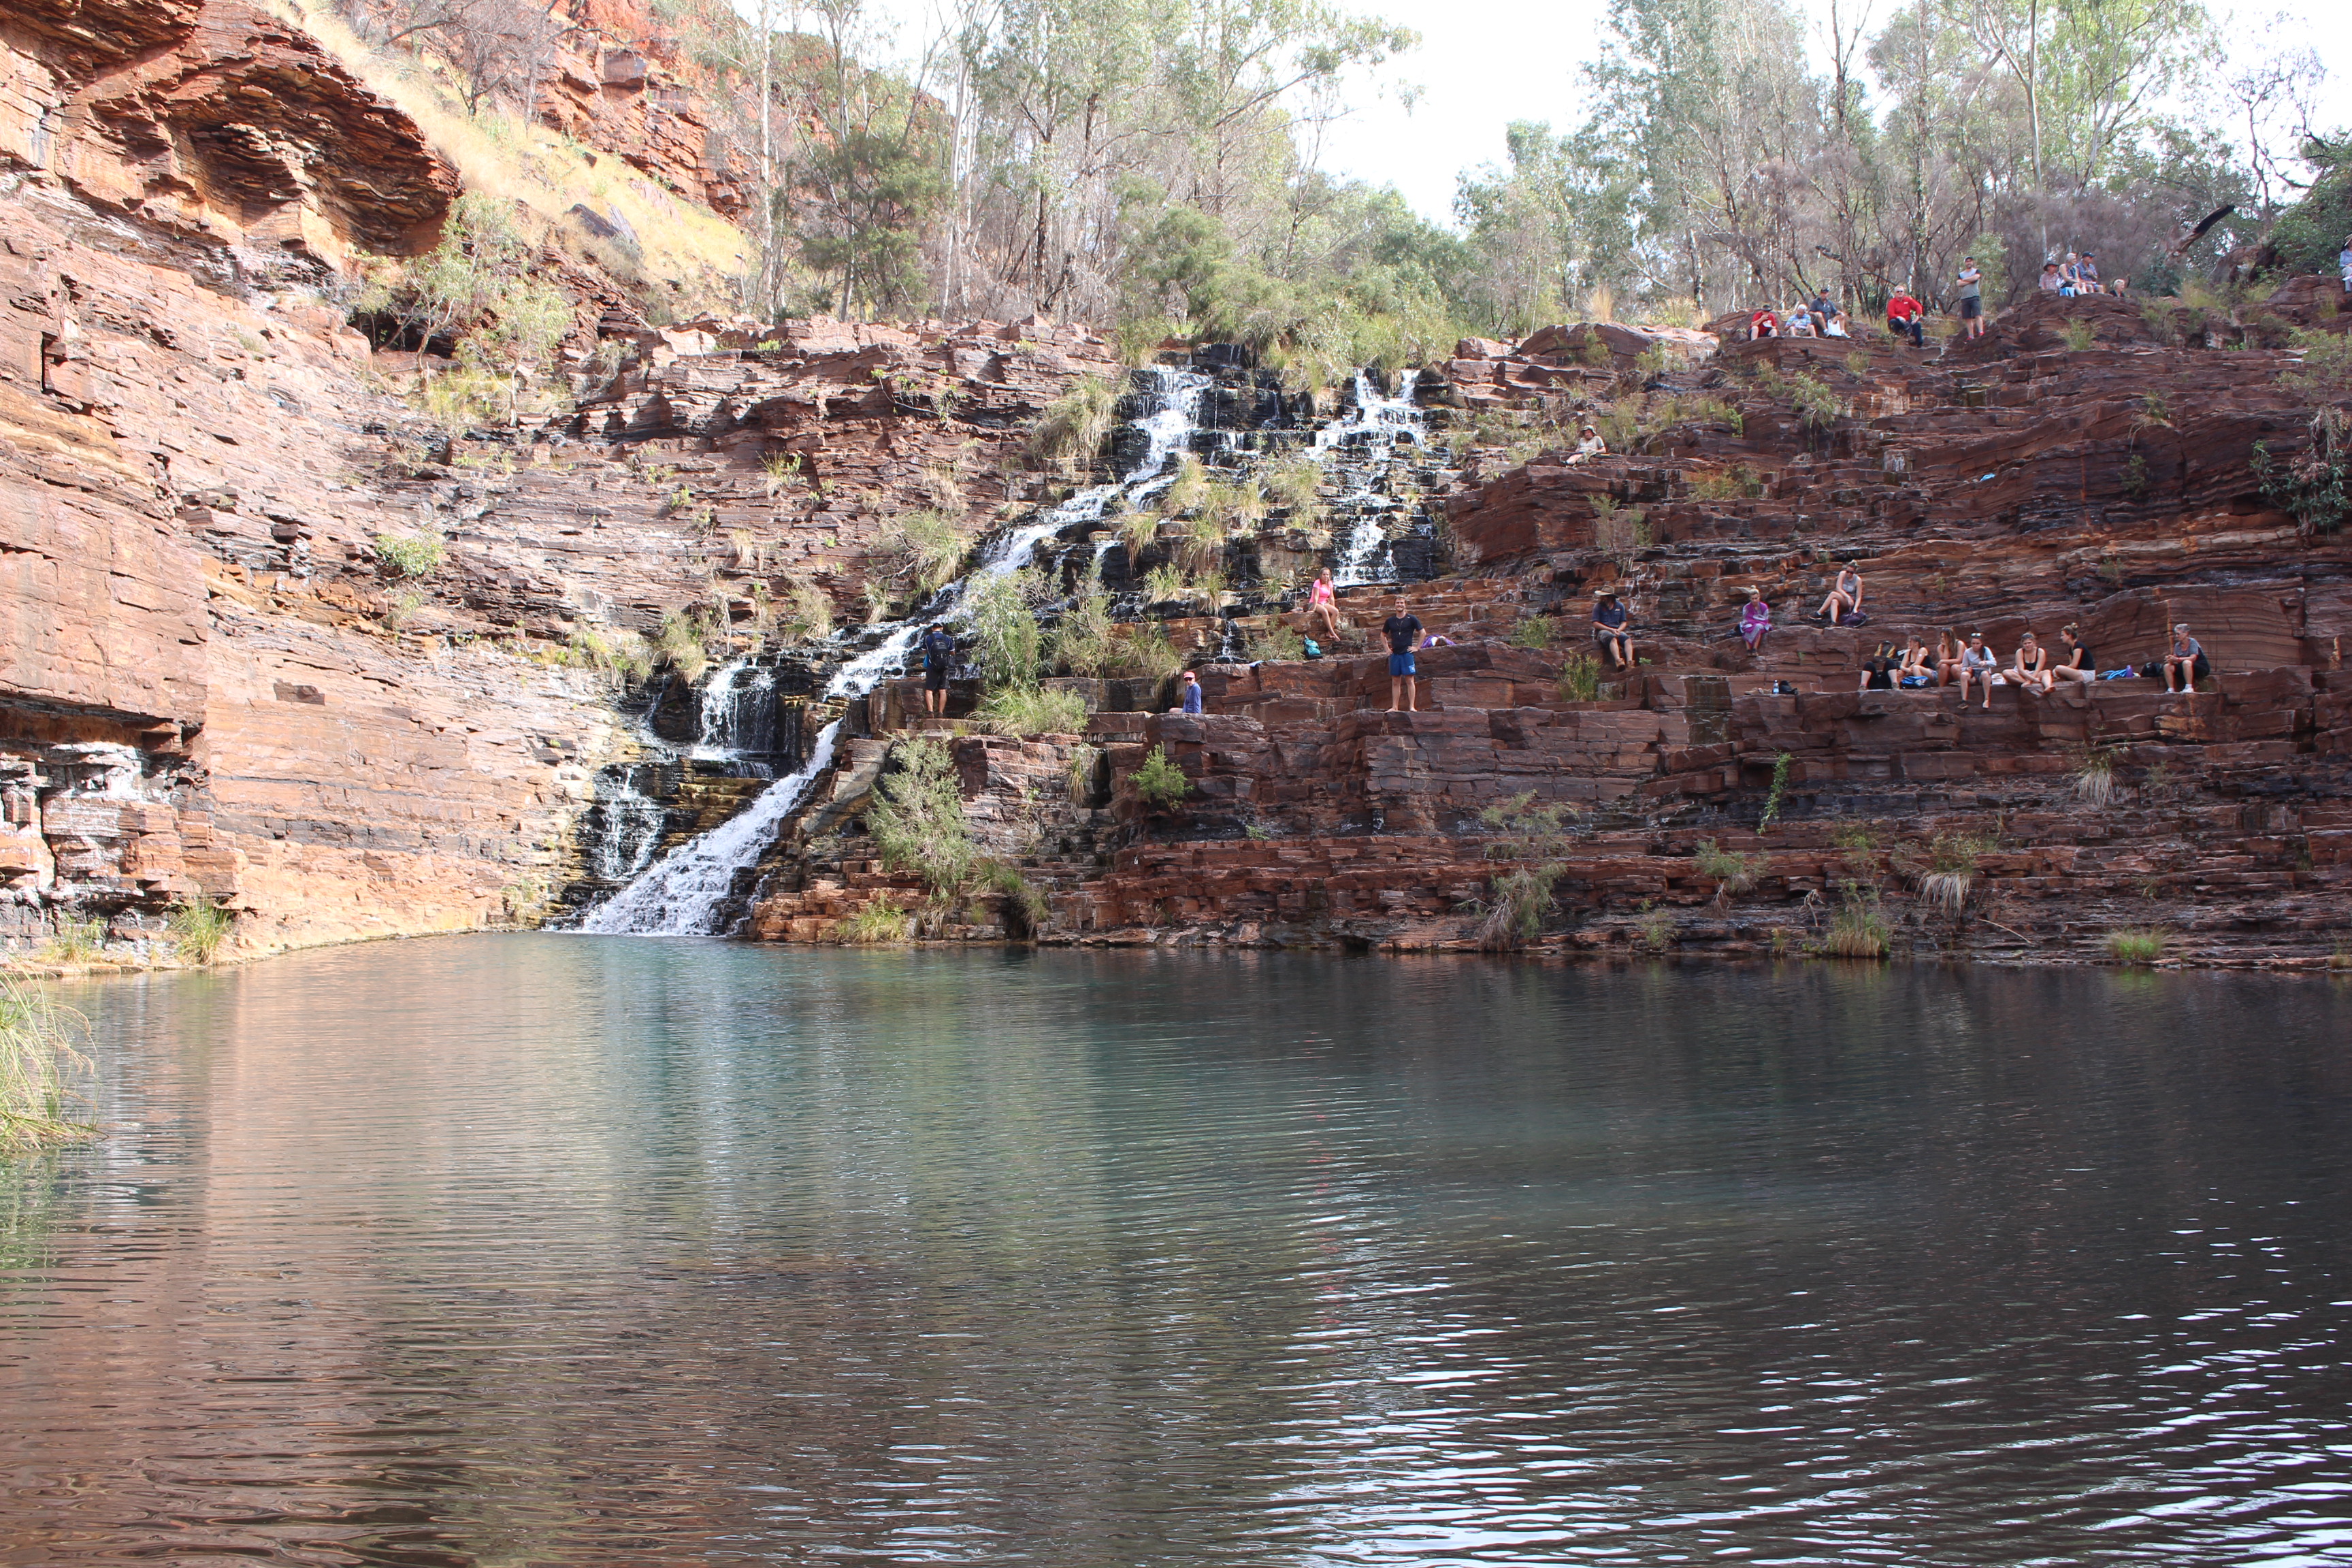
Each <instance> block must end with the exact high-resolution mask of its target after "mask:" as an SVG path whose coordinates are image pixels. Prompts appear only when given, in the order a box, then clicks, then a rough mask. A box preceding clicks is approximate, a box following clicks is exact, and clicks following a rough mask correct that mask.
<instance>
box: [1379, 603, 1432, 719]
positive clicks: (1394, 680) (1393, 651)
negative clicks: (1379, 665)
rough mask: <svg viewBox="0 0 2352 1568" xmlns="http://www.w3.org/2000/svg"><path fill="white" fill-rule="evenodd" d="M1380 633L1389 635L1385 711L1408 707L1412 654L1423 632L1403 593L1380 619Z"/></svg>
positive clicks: (1410, 688) (1405, 710) (1399, 711)
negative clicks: (1388, 614)
mask: <svg viewBox="0 0 2352 1568" xmlns="http://www.w3.org/2000/svg"><path fill="white" fill-rule="evenodd" d="M1426 635H1427V634H1426V633H1424V632H1423V630H1422V629H1421V617H1420V616H1416V615H1414V614H1413V613H1412V611H1411V610H1409V609H1407V608H1405V603H1404V595H1402V594H1399V595H1397V596H1396V604H1395V605H1394V613H1392V614H1391V616H1389V618H1388V619H1387V620H1385V621H1382V622H1381V636H1382V637H1386V638H1388V639H1389V711H1390V712H1391V713H1410V712H1412V678H1413V674H1414V668H1413V662H1412V654H1413V650H1414V649H1415V648H1417V647H1420V646H1421V643H1422V638H1423V637H1425V636H1426Z"/></svg>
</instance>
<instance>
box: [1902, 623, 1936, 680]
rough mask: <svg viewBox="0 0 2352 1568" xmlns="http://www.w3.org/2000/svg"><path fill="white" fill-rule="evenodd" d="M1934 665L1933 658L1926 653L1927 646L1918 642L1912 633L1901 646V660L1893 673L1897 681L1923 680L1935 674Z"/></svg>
mask: <svg viewBox="0 0 2352 1568" xmlns="http://www.w3.org/2000/svg"><path fill="white" fill-rule="evenodd" d="M1934 663H1935V658H1934V656H1933V655H1931V654H1930V653H1929V652H1928V651H1927V644H1926V643H1925V642H1922V641H1921V640H1920V638H1919V634H1918V633H1916V632H1913V633H1912V634H1911V636H1910V637H1908V638H1906V640H1905V642H1904V644H1903V658H1902V660H1901V663H1900V667H1899V668H1897V669H1896V670H1895V676H1896V679H1910V678H1911V677H1913V676H1916V677H1918V678H1919V679H1922V680H1925V679H1927V677H1929V676H1931V675H1933V674H1935V673H1936V671H1935V668H1934Z"/></svg>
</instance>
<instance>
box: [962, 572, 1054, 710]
mask: <svg viewBox="0 0 2352 1568" xmlns="http://www.w3.org/2000/svg"><path fill="white" fill-rule="evenodd" d="M1044 592H1045V585H1044V584H1043V583H1041V582H1040V581H1039V580H1038V577H1037V574H1036V573H1035V572H1034V570H1030V569H1027V568H1024V569H1023V570H1021V571H1018V572H1003V573H991V574H983V575H982V577H981V578H980V579H979V580H978V581H977V582H975V583H973V584H971V589H970V592H969V594H968V595H967V596H966V598H965V601H964V605H965V608H966V610H967V611H968V612H969V613H970V615H971V629H972V636H973V640H974V643H975V645H976V647H977V649H978V652H979V655H980V677H981V679H982V680H983V681H985V682H987V683H988V684H989V685H990V686H993V687H1007V688H1018V689H1026V688H1028V687H1031V686H1034V685H1035V684H1036V682H1037V671H1038V668H1039V667H1040V666H1041V665H1042V664H1043V662H1044V659H1045V633H1044V631H1043V630H1042V629H1040V628H1039V626H1038V625H1037V612H1036V610H1035V609H1034V607H1033V606H1034V605H1035V603H1036V601H1037V600H1038V599H1039V598H1040V597H1041V596H1042V595H1043V594H1044Z"/></svg>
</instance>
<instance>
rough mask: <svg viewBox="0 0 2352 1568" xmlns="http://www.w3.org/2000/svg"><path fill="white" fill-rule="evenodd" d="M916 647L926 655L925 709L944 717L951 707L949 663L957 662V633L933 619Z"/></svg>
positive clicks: (924, 678)
mask: <svg viewBox="0 0 2352 1568" xmlns="http://www.w3.org/2000/svg"><path fill="white" fill-rule="evenodd" d="M916 647H918V648H919V650H920V651H921V653H922V656H923V712H924V714H925V715H926V716H929V717H934V718H936V717H943V716H944V715H945V714H946V713H947V710H948V666H949V665H950V664H952V663H953V662H954V661H955V647H956V644H955V634H954V633H952V632H950V631H949V630H948V629H947V627H945V626H941V625H940V623H939V622H937V621H933V622H932V623H931V624H930V626H929V628H927V629H926V630H925V631H924V633H923V636H922V640H921V641H920V642H919V643H918V644H916Z"/></svg>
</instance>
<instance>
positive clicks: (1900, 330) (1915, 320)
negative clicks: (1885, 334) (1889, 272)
mask: <svg viewBox="0 0 2352 1568" xmlns="http://www.w3.org/2000/svg"><path fill="white" fill-rule="evenodd" d="M1926 315H1927V312H1926V311H1925V310H1921V309H1920V308H1919V301H1918V300H1914V299H1913V298H1911V296H1910V295H1908V294H1906V293H1904V292H1903V291H1902V290H1901V289H1896V290H1895V298H1893V299H1892V300H1888V301H1886V330H1887V331H1890V332H1893V333H1894V334H1895V336H1896V337H1898V338H1900V337H1908V338H1909V339H1910V340H1911V346H1912V347H1913V348H1915V349H1916V348H1924V347H1925V346H1927V325H1926V321H1925V317H1926Z"/></svg>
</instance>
